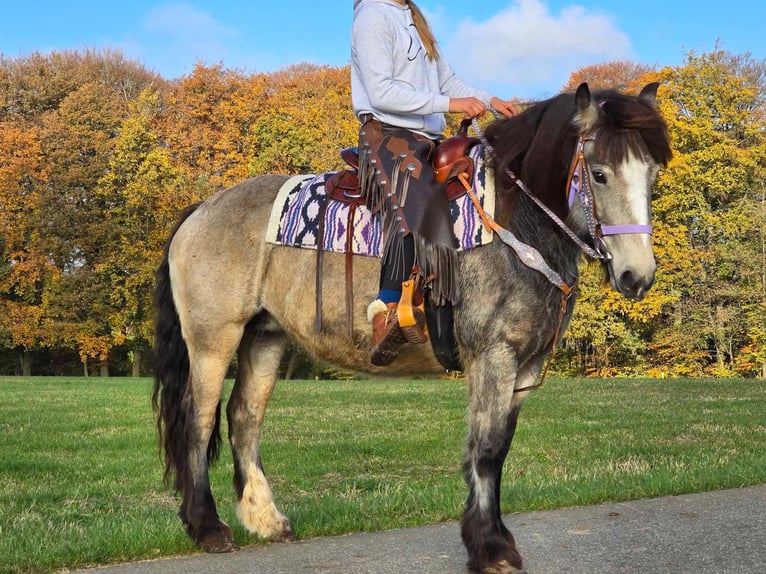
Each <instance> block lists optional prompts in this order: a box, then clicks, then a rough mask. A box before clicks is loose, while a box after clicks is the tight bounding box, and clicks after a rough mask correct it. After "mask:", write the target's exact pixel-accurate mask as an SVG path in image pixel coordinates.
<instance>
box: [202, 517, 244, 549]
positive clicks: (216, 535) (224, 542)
mask: <svg viewBox="0 0 766 574" xmlns="http://www.w3.org/2000/svg"><path fill="white" fill-rule="evenodd" d="M199 545H200V548H202V549H203V550H204V551H205V552H207V553H208V554H225V553H227V552H236V551H237V550H239V546H237V543H236V542H234V532H233V531H232V530H231V528H230V527H229V525H228V524H226V523H225V522H223V521H220V520H219V521H218V524H217V525H216V528H213V529H211V530H208V531H207V532H206V533H205V534H203V535H202V536H201V537H200V540H199Z"/></svg>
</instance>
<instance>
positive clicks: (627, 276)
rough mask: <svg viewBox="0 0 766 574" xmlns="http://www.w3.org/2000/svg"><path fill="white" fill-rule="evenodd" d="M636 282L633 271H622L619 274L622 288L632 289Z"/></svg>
mask: <svg viewBox="0 0 766 574" xmlns="http://www.w3.org/2000/svg"><path fill="white" fill-rule="evenodd" d="M636 283H637V281H636V276H635V274H634V273H633V271H630V270H628V271H623V273H622V275H620V285H622V287H623V288H624V289H630V290H633V289H635V287H636Z"/></svg>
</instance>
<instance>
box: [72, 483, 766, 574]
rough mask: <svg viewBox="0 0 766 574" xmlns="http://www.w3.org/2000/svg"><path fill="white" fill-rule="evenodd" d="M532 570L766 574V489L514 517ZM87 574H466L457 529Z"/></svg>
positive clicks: (511, 522)
mask: <svg viewBox="0 0 766 574" xmlns="http://www.w3.org/2000/svg"><path fill="white" fill-rule="evenodd" d="M505 520H506V524H507V525H508V527H509V528H510V529H511V531H512V532H513V534H514V536H515V537H516V541H517V543H518V545H519V549H520V550H521V552H522V554H523V555H524V558H525V566H526V569H527V572H528V574H558V573H567V574H602V573H603V574H617V573H620V574H622V573H625V574H627V573H631V574H635V573H638V572H641V573H647V572H651V573H656V574H686V573H689V574H692V573H694V574H700V573H703V572H704V573H715V574H724V573H731V574H766V485H763V486H755V487H748V488H740V489H732V490H720V491H716V492H709V493H703V494H690V495H683V496H673V497H667V498H657V499H650V500H640V501H636V502H623V503H616V504H603V505H598V506H589V507H582V508H569V509H564V510H552V511H544V512H527V513H520V514H511V515H509V516H506V517H505ZM85 572H87V573H88V574H96V573H99V574H171V573H184V574H187V573H188V574H220V573H226V574H465V573H466V569H465V551H464V550H463V546H462V543H461V541H460V528H459V526H458V525H457V524H456V523H445V524H438V525H434V526H425V527H419V528H407V529H402V530H393V531H387V532H373V533H369V534H354V535H349V536H339V537H333V538H320V539H314V540H307V541H305V542H297V543H294V544H272V545H267V546H259V547H251V548H246V549H244V550H241V551H240V552H236V553H233V554H224V555H195V556H185V557H181V558H172V559H164V560H154V561H148V562H138V563H133V564H123V565H119V566H112V567H104V568H95V569H91V570H88V571H85Z"/></svg>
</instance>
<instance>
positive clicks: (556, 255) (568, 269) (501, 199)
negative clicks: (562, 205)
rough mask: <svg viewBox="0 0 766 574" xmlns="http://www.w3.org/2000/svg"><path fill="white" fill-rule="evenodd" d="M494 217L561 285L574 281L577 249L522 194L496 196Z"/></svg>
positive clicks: (576, 269) (577, 257)
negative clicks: (534, 253) (535, 252)
mask: <svg viewBox="0 0 766 574" xmlns="http://www.w3.org/2000/svg"><path fill="white" fill-rule="evenodd" d="M496 213H497V218H496V221H497V223H498V224H500V225H501V226H502V227H505V228H506V229H508V230H509V231H510V232H511V233H513V234H514V235H515V236H516V238H517V239H518V240H519V241H522V242H523V243H526V244H527V245H530V246H532V247H534V248H535V249H537V250H538V251H539V252H540V254H541V255H542V256H543V259H545V261H546V262H547V263H548V265H549V266H551V267H552V268H553V269H554V270H556V271H557V272H558V273H559V274H560V275H561V276H562V278H563V279H564V280H565V281H567V282H574V281H575V280H576V278H577V274H578V265H577V262H578V260H579V255H580V250H579V248H578V247H577V246H576V245H575V244H574V243H573V242H572V240H571V239H570V238H569V237H567V236H566V234H565V233H564V232H563V231H562V230H561V229H560V228H559V227H558V224H556V222H554V221H553V220H552V219H551V218H550V217H548V215H546V214H545V213H544V212H543V211H542V209H540V207H538V206H537V205H535V204H534V203H533V202H532V200H531V199H529V198H528V197H527V196H526V195H524V193H523V192H521V191H520V190H519V191H518V192H517V193H516V194H512V193H500V194H498V197H497V210H496Z"/></svg>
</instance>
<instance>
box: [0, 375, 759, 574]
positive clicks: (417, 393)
mask: <svg viewBox="0 0 766 574" xmlns="http://www.w3.org/2000/svg"><path fill="white" fill-rule="evenodd" d="M150 393H151V382H150V381H149V380H148V379H81V378H33V379H20V378H0V437H2V438H0V460H1V461H2V462H1V463H0V572H13V573H21V572H46V571H51V570H55V569H61V568H78V567H85V566H89V565H95V564H106V563H114V562H119V561H126V560H133V559H138V558H149V557H156V556H166V555H172V554H179V553H190V552H195V551H196V549H195V548H194V547H193V546H192V545H191V543H190V542H189V541H188V540H187V538H186V536H185V534H184V532H183V528H182V527H181V524H180V522H179V521H178V519H177V517H176V511H177V507H178V501H177V500H176V499H175V497H174V496H173V493H172V492H169V491H168V490H166V489H165V488H164V487H163V485H162V465H161V462H160V458H159V453H158V450H157V439H156V432H155V427H154V418H153V414H152V411H151V406H150ZM465 395H466V390H465V384H464V382H463V381H455V380H448V381H376V382H370V381H334V382H323V381H287V382H280V383H279V384H278V385H277V389H276V391H275V393H274V397H273V398H272V402H271V405H270V407H269V410H268V411H267V415H266V425H265V430H264V436H263V449H262V455H263V462H264V466H265V468H266V472H267V474H268V475H269V477H270V479H271V481H272V487H273V490H274V493H275V496H276V498H277V504H278V505H279V506H280V507H281V508H282V510H283V511H284V512H286V513H287V515H288V516H289V517H290V519H291V521H292V524H293V527H294V529H295V531H296V533H297V534H298V535H299V536H300V537H304V538H306V537H312V536H319V535H327V534H340V533H344V532H351V531H362V530H376V529H388V528H398V527H403V526H411V525H416V524H424V523H432V522H438V521H443V520H447V519H457V518H459V516H460V513H461V510H462V506H463V503H464V500H465V496H466V489H465V486H464V483H463V479H462V477H461V475H460V464H461V457H462V446H463V441H464V438H465V435H466V417H465V405H466V396H465ZM224 436H225V429H224ZM764 437H766V383H764V382H762V381H743V380H722V381H691V380H681V381H678V380H673V381H670V380H664V381H659V380H643V379H642V380H626V379H619V380H571V379H568V380H550V381H548V382H547V383H546V385H545V387H543V388H542V389H541V390H539V391H536V392H534V393H532V395H531V396H530V398H529V399H528V400H527V403H526V404H525V406H524V409H523V411H522V415H521V417H520V422H519V428H518V431H517V434H516V439H515V441H514V445H513V447H512V448H511V453H510V455H509V458H508V461H507V462H506V468H505V474H504V488H503V510H504V512H514V511H528V510H538V509H545V508H555V507H561V506H572V505H585V504H593V503H597V502H603V501H617V500H628V499H635V498H642V497H654V496H661V495H667V494H679V493H686V492H694V491H703V490H711V489H718V488H730V487H738V486H744V485H751V484H758V483H765V482H766V441H765V440H764ZM231 467H232V465H231V458H230V456H229V454H228V451H225V452H224V456H222V459H221V461H220V462H219V463H218V465H217V466H216V467H215V468H214V470H213V472H212V483H213V489H214V494H215V495H216V497H217V500H218V503H219V511H220V512H221V514H222V517H223V519H224V520H226V521H227V522H228V523H229V524H230V525H232V526H233V527H234V529H235V535H236V537H237V539H238V542H239V543H240V544H241V545H247V544H255V543H258V541H257V540H256V539H255V538H253V537H251V536H249V535H248V534H247V533H246V532H245V531H244V530H243V529H242V528H241V527H239V526H238V525H237V524H236V518H235V516H234V511H233V489H232V487H231V481H232V468H231Z"/></svg>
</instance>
